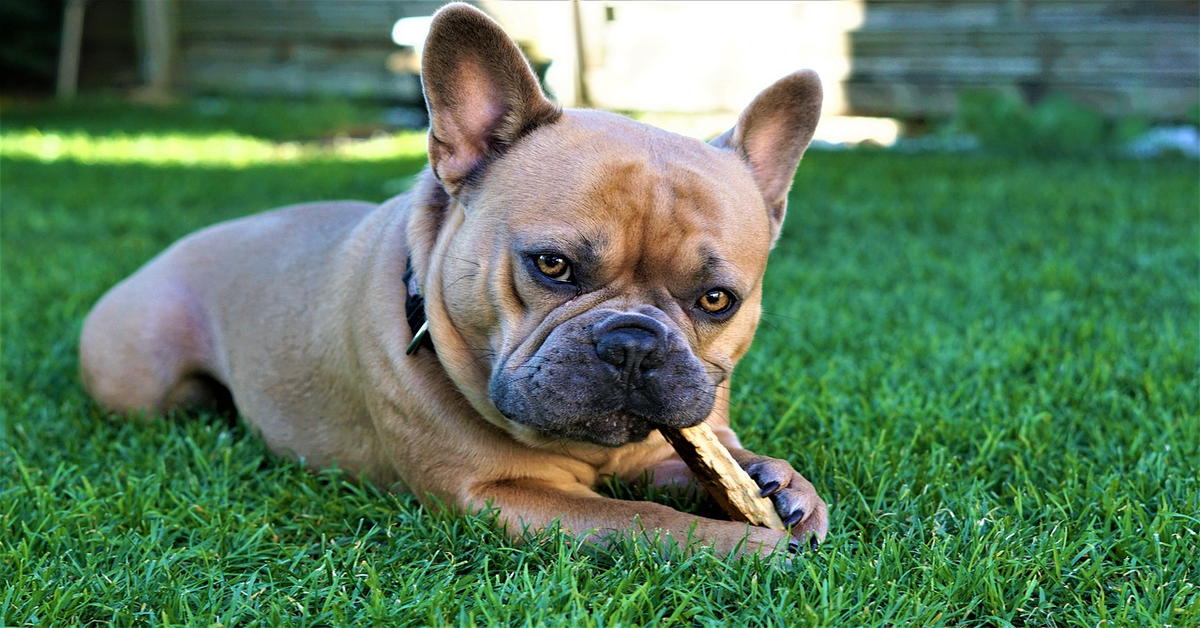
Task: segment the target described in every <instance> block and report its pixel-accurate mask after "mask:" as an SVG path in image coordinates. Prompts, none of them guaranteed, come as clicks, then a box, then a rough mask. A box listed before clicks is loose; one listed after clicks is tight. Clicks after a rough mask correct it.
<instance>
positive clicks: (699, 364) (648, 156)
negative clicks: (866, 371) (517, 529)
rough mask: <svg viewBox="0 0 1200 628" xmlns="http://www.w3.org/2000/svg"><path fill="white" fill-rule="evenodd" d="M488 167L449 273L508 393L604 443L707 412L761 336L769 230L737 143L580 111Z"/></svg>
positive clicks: (515, 407) (497, 395)
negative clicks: (718, 143)
mask: <svg viewBox="0 0 1200 628" xmlns="http://www.w3.org/2000/svg"><path fill="white" fill-rule="evenodd" d="M575 164H586V167H575ZM485 177H486V178H485V179H484V181H483V184H481V185H480V187H479V191H478V192H477V193H474V194H472V195H471V196H470V197H469V198H466V199H464V205H465V206H466V221H465V223H464V225H463V227H464V228H463V229H461V230H460V237H458V238H456V241H455V242H454V245H453V247H452V249H451V250H450V251H449V252H448V255H447V258H446V260H445V261H444V264H445V272H444V273H443V274H444V281H443V283H444V285H445V286H446V287H445V290H446V297H447V298H446V301H447V303H448V304H449V305H450V314H451V316H452V318H453V319H454V320H455V323H456V326H457V327H458V329H459V330H460V333H463V335H464V337H465V338H466V339H467V340H468V342H469V344H470V345H471V346H472V347H474V348H476V349H485V350H484V351H482V352H481V353H483V354H485V355H487V356H489V363H490V366H491V372H490V377H489V381H488V393H489V396H490V399H491V401H492V403H494V404H495V406H496V408H497V409H498V410H499V411H500V412H501V413H502V414H503V415H504V416H505V417H507V418H508V419H509V420H511V421H514V422H516V423H519V424H522V425H525V426H528V427H531V428H534V429H536V430H538V431H539V432H541V433H543V434H545V435H547V436H552V437H559V438H566V439H570V440H580V441H587V442H592V443H597V444H602V445H608V446H617V445H622V444H625V443H629V442H634V441H639V440H642V439H644V438H646V437H647V435H648V434H649V433H650V432H651V430H653V429H656V428H657V427H659V426H672V427H687V426H691V425H695V424H697V423H699V422H701V421H703V420H704V419H705V417H707V416H708V414H709V412H710V411H711V409H712V406H713V401H714V398H715V394H716V390H717V387H718V386H720V385H722V383H723V382H725V380H726V379H727V378H728V377H729V375H730V371H731V369H732V368H733V364H734V363H735V362H736V360H737V359H738V358H740V357H741V355H742V354H743V353H744V352H745V350H746V349H747V347H748V346H749V343H750V340H751V337H752V336H753V333H754V328H755V326H756V324H757V321H758V315H759V283H760V280H761V277H762V273H763V270H764V267H765V265H766V259H767V254H768V251H769V249H770V244H771V234H770V224H769V220H768V212H767V209H766V207H765V204H764V203H763V201H762V198H761V195H760V194H759V192H758V188H757V187H756V185H755V182H754V180H753V178H752V177H751V176H750V174H749V172H748V171H747V170H746V168H745V166H744V165H742V164H741V163H740V162H739V160H738V159H737V157H736V156H735V155H733V154H732V153H730V152H727V151H722V150H719V149H717V148H714V147H712V146H708V145H706V144H704V143H702V142H699V141H696V140H691V139H688V138H683V137H679V136H675V135H672V134H669V133H666V132H663V131H659V130H657V129H653V128H650V127H646V126H644V125H640V124H638V123H635V122H632V121H630V120H627V119H624V118H621V117H619V116H614V115H611V114H604V113H599V112H568V113H566V114H564V116H563V117H562V119H560V120H559V121H558V122H556V123H555V124H553V125H549V126H547V127H546V128H543V129H539V130H537V131H535V132H534V133H532V134H531V135H530V136H528V137H526V138H524V139H523V140H522V142H521V143H520V144H519V145H517V146H516V147H514V148H513V149H512V150H511V151H510V153H509V154H507V155H506V156H505V157H504V158H503V159H501V160H498V161H497V162H496V163H494V164H492V165H491V167H490V168H489V170H488V172H487V174H486V175H485ZM483 251H486V252H488V254H486V255H481V254H480V253H481V252H483ZM479 295H487V300H486V302H483V301H482V300H481V298H480V296H479Z"/></svg>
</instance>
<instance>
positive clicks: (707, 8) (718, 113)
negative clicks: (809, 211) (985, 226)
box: [0, 0, 1200, 152]
mask: <svg viewBox="0 0 1200 628" xmlns="http://www.w3.org/2000/svg"><path fill="white" fill-rule="evenodd" d="M441 4H442V2H438V1H394V0H2V1H0V28H2V29H3V33H2V34H0V42H3V43H0V71H2V80H3V94H4V97H5V99H6V100H8V101H9V102H12V101H13V100H17V101H24V100H28V99H37V98H50V97H55V98H58V99H70V98H73V97H77V96H81V95H83V96H86V95H94V94H109V95H112V94H119V95H121V96H122V97H125V98H130V99H133V100H136V101H141V102H146V103H171V102H177V101H178V100H180V99H188V98H196V97H218V98H235V99H245V98H274V99H279V98H286V99H289V100H294V99H330V98H336V99H348V100H353V101H356V102H364V103H374V104H379V105H383V106H386V107H388V109H389V113H388V114H387V116H386V117H385V118H384V124H385V125H390V126H393V127H413V128H415V127H420V126H421V125H422V124H423V112H422V101H421V93H420V83H419V79H418V72H419V71H420V64H419V58H420V56H419V55H420V49H421V43H422V41H423V37H424V34H425V30H426V28H427V26H428V16H430V15H431V14H432V13H433V12H434V11H436V10H437V8H438V7H439V6H440V5H441ZM475 4H476V5H477V6H479V7H480V8H482V9H483V10H484V11H486V12H488V13H489V14H490V15H492V16H493V17H495V18H496V19H497V20H498V21H499V22H500V23H501V24H502V25H504V27H505V28H506V29H508V31H509V32H510V33H511V34H512V35H513V37H514V38H515V39H517V40H518V41H519V43H520V45H521V46H522V48H523V49H524V50H525V52H526V54H527V56H528V58H529V59H530V61H531V63H532V64H533V66H534V67H535V69H536V70H537V71H538V73H539V75H540V76H541V77H542V78H543V81H544V85H545V87H546V89H547V91H548V92H550V93H551V94H552V95H553V96H554V97H555V98H556V99H557V100H558V101H559V102H560V103H562V104H564V105H567V106H586V107H599V108H605V109H612V110H618V111H623V112H628V113H633V114H636V115H637V116H638V117H641V118H642V119H645V120H647V121H649V122H652V123H655V124H659V125H661V126H666V127H668V128H671V129H673V130H678V131H681V132H684V133H688V134H691V135H695V136H700V137H705V136H712V135H715V134H717V133H719V132H721V131H722V130H724V129H726V128H728V127H729V126H730V125H731V124H732V121H733V119H734V117H735V116H736V113H737V112H738V111H740V109H741V108H742V107H743V106H745V104H746V103H747V102H749V100H750V99H751V98H752V97H753V96H754V94H756V93H757V92H758V91H759V90H760V89H762V88H763V87H765V86H766V85H768V84H769V83H771V82H772V81H774V80H775V79H777V78H779V77H780V76H783V75H784V74H787V73H789V72H791V71H794V70H795V69H797V68H802V67H810V68H813V69H815V70H817V71H818V72H819V73H820V74H821V76H822V78H823V79H824V82H825V85H826V89H827V96H826V104H825V112H824V114H825V117H824V120H823V122H822V125H821V128H820V130H819V136H818V140H821V141H823V142H826V143H829V144H832V145H842V144H858V143H862V142H867V143H876V144H882V145H893V144H894V143H896V142H897V140H898V139H900V140H901V141H902V143H903V141H904V140H905V139H906V138H909V139H919V138H925V139H924V140H921V141H925V142H935V143H941V144H942V145H953V144H954V143H956V142H957V143H963V142H966V143H968V144H971V143H978V142H980V141H983V142H985V143H988V142H991V143H996V142H1001V143H1002V142H1003V141H1004V139H1003V137H987V136H988V134H989V133H991V134H993V135H995V134H996V131H995V129H986V128H973V127H978V126H980V125H985V126H986V125H987V124H988V123H987V122H985V120H996V119H997V117H998V116H999V117H1001V118H1002V117H1003V116H1009V117H1012V118H1013V119H1012V123H1013V124H1020V125H1026V126H1034V127H1036V126H1038V125H1041V126H1059V125H1060V123H1062V122H1063V121H1064V120H1066V122H1067V123H1069V124H1073V125H1074V126H1075V127H1077V128H1075V129H1074V130H1073V131H1072V133H1081V132H1082V133H1085V134H1088V133H1091V134H1097V133H1099V134H1109V135H1111V134H1112V133H1116V134H1117V135H1119V136H1120V137H1119V138H1118V139H1120V140H1121V141H1127V142H1128V141H1133V140H1134V139H1136V138H1138V137H1144V136H1145V135H1146V134H1148V133H1150V131H1152V130H1154V129H1158V130H1157V132H1156V133H1154V134H1152V135H1155V136H1156V137H1157V138H1158V139H1157V141H1158V142H1159V143H1162V142H1166V143H1167V144H1170V145H1172V146H1174V147H1175V148H1176V149H1177V150H1181V151H1184V152H1187V151H1195V149H1196V142H1197V140H1196V138H1195V133H1194V126H1195V124H1196V122H1197V117H1198V113H1197V111H1198V109H1197V102H1198V89H1200V21H1198V16H1200V3H1198V2H1196V1H1195V0H841V1H828V2H750V1H742V2H649V1H647V2H605V1H578V0H576V1H562V2H498V1H479V2H476V3H475ZM948 120H953V121H956V122H957V124H956V125H954V126H953V128H952V129H951V130H949V131H947V130H946V129H947V128H948V127H945V125H943V124H942V122H944V121H948ZM1080 120H1084V121H1083V122H1081V121H1080ZM1180 125H1182V126H1180ZM1189 128H1191V129H1192V130H1191V131H1188V129H1189ZM1114 129H1116V130H1115V131H1114Z"/></svg>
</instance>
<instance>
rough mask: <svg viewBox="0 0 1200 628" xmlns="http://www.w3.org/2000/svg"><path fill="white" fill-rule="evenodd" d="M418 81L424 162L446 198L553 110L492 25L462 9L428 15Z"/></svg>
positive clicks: (466, 7) (461, 6)
mask: <svg viewBox="0 0 1200 628" xmlns="http://www.w3.org/2000/svg"><path fill="white" fill-rule="evenodd" d="M421 83H422V86H423V87H424V89H425V105H426V107H428V109H429V127H430V128H429V164H430V166H431V168H432V170H433V174H434V176H436V177H437V179H438V181H440V182H441V184H442V186H443V187H444V188H446V191H447V192H449V193H450V195H451V196H454V195H456V194H457V193H458V192H459V190H460V189H461V188H462V187H463V185H464V184H467V183H469V182H470V180H471V177H472V176H474V175H476V174H478V173H479V172H482V170H483V169H484V168H485V167H486V166H487V164H488V162H489V161H491V160H492V159H494V158H495V157H497V156H498V155H500V154H501V153H503V152H504V149H505V148H507V147H508V146H509V145H511V144H512V143H514V142H516V141H517V140H518V139H520V138H521V136H523V135H524V134H526V133H528V132H529V131H531V130H533V129H534V128H536V127H538V126H540V125H542V124H547V123H549V122H553V121H554V120H556V119H557V118H558V116H559V115H560V111H559V109H558V107H556V106H555V105H554V103H552V102H550V101H549V100H548V99H547V98H546V97H545V96H544V95H542V89H541V86H539V85H538V81H537V77H536V76H535V75H534V74H533V70H532V69H530V67H529V62H527V61H526V60H525V57H524V56H522V55H521V51H520V50H519V49H518V48H517V45H516V44H515V43H513V41H512V40H511V39H509V37H508V35H507V34H506V33H505V32H504V30H503V29H502V28H500V25H499V24H497V23H496V22H494V21H493V20H492V19H491V18H490V17H488V16H487V15H484V13H483V12H482V11H480V10H478V9H476V8H474V7H472V6H470V5H467V4H450V5H447V6H445V7H443V8H442V9H441V10H439V11H438V12H437V14H435V15H434V16H433V24H432V25H431V26H430V29H429V36H428V37H427V38H426V39H425V53H424V55H423V57H422V59H421Z"/></svg>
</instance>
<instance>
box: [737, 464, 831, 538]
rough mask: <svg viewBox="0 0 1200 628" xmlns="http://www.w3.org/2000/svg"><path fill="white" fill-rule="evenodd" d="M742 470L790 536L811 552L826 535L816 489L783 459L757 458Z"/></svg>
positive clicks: (825, 512) (826, 523)
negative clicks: (771, 507) (777, 515)
mask: <svg viewBox="0 0 1200 628" xmlns="http://www.w3.org/2000/svg"><path fill="white" fill-rule="evenodd" d="M743 467H744V468H745V469H746V473H748V474H750V477H751V478H752V479H753V480H754V481H755V482H757V483H758V486H759V488H761V489H762V495H763V497H770V498H771V501H772V502H773V503H774V504H775V510H776V511H778V512H779V518H780V519H783V524H784V525H786V526H788V527H789V528H791V531H792V537H793V538H795V539H797V540H799V541H807V542H808V543H809V545H810V547H812V548H813V549H816V547H817V544H818V543H820V542H821V541H824V540H825V535H826V534H827V533H828V532H829V509H828V508H827V507H826V506H825V502H824V501H823V500H822V499H821V498H820V497H819V496H818V495H817V490H816V489H815V488H813V485H812V483H811V482H809V481H808V480H806V479H804V476H802V475H800V474H799V473H797V472H796V470H795V469H793V468H792V465H790V464H788V463H787V461H785V460H779V459H778V458H768V457H766V456H757V457H755V458H752V459H751V460H750V461H749V462H747V463H746V464H745V465H743Z"/></svg>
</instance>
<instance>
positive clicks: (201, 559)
mask: <svg viewBox="0 0 1200 628" xmlns="http://www.w3.org/2000/svg"><path fill="white" fill-rule="evenodd" d="M373 115H374V114H373V113H372V112H370V111H365V110H357V109H340V108H338V107H337V106H333V105H322V106H314V107H309V108H304V107H300V108H298V109H297V110H295V111H290V110H288V109H286V108H279V107H272V106H268V107H266V108H264V109H262V110H258V109H256V108H255V107H252V106H245V107H243V106H240V105H238V106H232V107H227V108H225V109H219V110H217V111H216V112H215V113H214V112H213V111H211V107H209V108H208V109H204V108H200V109H197V108H196V107H190V106H182V107H179V108H176V109H173V110H170V111H167V112H153V111H146V110H135V109H131V108H128V107H124V106H117V105H112V104H101V105H94V104H87V103H85V104H83V105H79V106H76V107H71V108H55V107H49V106H26V107H22V108H14V107H9V108H7V109H6V110H5V112H4V118H3V129H2V131H0V148H2V150H3V157H2V161H0V194H2V196H0V212H2V213H0V236H2V238H3V240H2V244H3V246H2V249H0V268H2V271H3V274H2V280H3V284H2V293H0V330H2V332H3V336H2V342H3V345H2V347H0V348H2V364H3V373H2V377H3V379H2V380H0V383H2V386H0V439H2V440H0V582H2V583H3V587H2V588H0V609H2V611H0V623H2V624H3V625H55V626H58V625H75V624H89V623H91V624H95V623H112V624H115V625H130V624H164V625H165V624H175V623H194V624H203V625H214V624H220V625H225V626H229V625H277V624H283V623H287V624H296V625H349V624H353V623H367V622H371V623H382V624H430V625H440V624H459V625H463V624H466V625H476V624H490V625H530V626H537V625H583V626H601V625H602V626H622V625H623V626H629V625H646V624H660V623H661V624H672V623H678V624H685V625H704V626H718V625H750V626H757V625H763V626H804V625H822V624H828V625H895V624H903V625H922V626H925V625H930V626H937V625H947V626H950V625H987V626H1024V625H1070V626H1098V625H1105V626H1108V625H1118V626H1119V625H1138V626H1151V625H1156V626H1168V625H1169V626H1180V627H1186V626H1195V625H1197V624H1198V623H1200V589H1198V588H1197V587H1200V569H1198V568H1197V565H1200V555H1198V554H1200V552H1198V550H1197V547H1198V546H1200V537H1198V532H1200V515H1198V514H1197V513H1200V480H1198V468H1200V381H1198V379H1200V214H1198V204H1200V178H1198V177H1197V169H1196V164H1195V162H1186V161H1158V162H1132V161H1119V160H1095V161H1088V160H1061V161H1047V160H1038V161H1034V160H1020V159H1015V158H1012V157H1007V158H1002V157H986V156H961V155H955V156H943V155H917V156H913V155H895V154H888V153H883V152H844V153H833V152H815V153H812V154H810V155H809V156H808V157H807V158H806V159H805V162H804V165H803V166H802V167H801V169H800V173H799V175H798V178H797V183H796V187H795V193H794V195H793V198H792V204H791V207H790V215H789V218H788V223H787V225H786V227H785V235H784V236H783V239H782V240H781V242H780V244H779V246H778V248H777V249H776V251H775V253H774V254H773V258H772V262H771V268H770V270H769V272H768V276H767V279H766V284H767V298H766V302H765V306H764V307H765V309H766V312H767V315H766V316H765V317H764V325H763V327H762V328H761V329H760V332H759V336H758V339H757V341H756V343H755V346H754V348H753V349H752V350H751V352H750V355H749V356H748V357H747V358H746V359H745V360H744V361H743V362H742V364H741V365H740V366H739V369H738V373H737V377H736V380H735V389H734V392H735V398H734V403H733V405H734V410H733V412H734V423H735V425H736V426H737V427H738V428H739V431H740V433H741V435H742V440H743V441H744V442H745V443H746V444H747V446H749V447H750V448H751V449H754V450H756V451H758V452H760V453H765V454H769V455H773V456H778V457H783V458H787V459H789V460H791V461H792V462H793V463H794V464H795V466H796V467H797V468H799V469H801V470H802V472H803V473H804V474H805V475H806V476H807V477H808V478H810V479H811V480H812V481H813V482H814V483H815V484H816V485H817V487H818V489H819V490H820V491H821V492H822V494H823V496H824V497H825V498H826V499H827V500H828V501H829V502H830V506H831V513H832V528H833V533H832V535H831V537H830V539H829V540H828V542H827V543H826V545H825V546H824V548H823V549H821V550H820V551H819V552H818V553H816V554H812V555H807V556H804V557H803V558H801V559H799V560H796V561H794V562H793V563H792V564H791V565H790V566H781V565H771V564H763V563H761V562H757V561H727V560H724V559H721V558H719V557H716V556H713V555H712V554H710V553H708V552H705V551H699V552H693V553H688V554H685V553H665V554H664V553H663V552H660V551H658V550H655V549H653V548H648V547H646V546H644V545H641V544H638V543H635V542H632V541H623V542H618V543H617V544H615V545H614V546H612V547H609V548H605V549H602V548H596V547H592V546H587V545H581V544H579V543H577V542H575V541H574V540H572V539H570V538H568V537H565V536H563V535H559V534H554V533H545V534H541V535H536V536H534V537H531V538H530V539H528V540H526V542H524V543H514V542H512V541H509V540H507V539H505V538H504V537H503V536H502V535H500V534H499V533H497V532H496V530H495V529H494V527H493V526H492V522H491V520H490V519H489V517H488V516H486V515H482V516H476V517H468V518H458V519H456V518H450V517H445V516H439V515H433V514H431V513H429V512H427V511H425V510H424V509H423V508H421V507H420V506H419V505H418V504H417V503H416V501H415V500H414V499H413V498H411V497H409V496H396V495H389V494H387V493H385V492H382V491H380V490H377V489H375V488H372V487H370V486H362V485H357V484H355V483H354V482H352V481H349V479H348V478H345V477H343V476H341V475H339V474H338V473H337V472H323V473H317V474H312V473H308V472H305V471H304V470H303V469H302V468H300V467H299V466H298V465H297V464H295V463H293V462H290V461H287V460H283V459H278V458H275V457H272V456H270V455H268V454H267V452H266V451H265V449H264V447H263V445H262V443H261V442H260V441H259V440H258V439H257V438H256V437H255V436H254V435H252V434H250V433H248V432H247V431H246V430H245V429H244V428H243V427H241V426H233V427H230V426H227V425H226V424H224V423H221V422H219V421H215V420H213V419H212V418H211V417H205V416H200V417H192V416H178V417H174V418H173V419H172V420H154V421H151V422H149V423H148V424H145V425H133V424H131V423H129V422H127V421H126V420H123V419H120V418H115V417H110V416H106V415H104V414H103V413H101V412H99V411H98V410H97V409H96V408H95V407H94V406H93V405H92V404H91V403H90V401H89V400H88V399H87V397H86V396H85V395H84V393H83V392H82V391H81V389H80V386H79V382H78V378H77V374H76V371H77V358H76V354H75V352H76V342H77V339H78V333H79V327H80V323H81V321H82V319H83V317H84V315H85V314H86V312H87V310H88V308H89V307H90V306H91V304H92V303H94V302H95V300H96V299H97V298H98V297H99V296H100V294H102V293H103V291H104V290H106V289H107V288H108V287H109V286H111V285H112V284H113V283H114V282H116V281H118V280H119V279H121V278H122V277H124V276H126V275H127V274H129V273H130V272H132V271H133V270H134V269H135V268H137V267H138V266H139V265H140V264H142V263H144V262H145V261H146V260H147V259H149V258H150V257H151V256H153V255H154V254H155V253H157V252H158V251H159V250H161V249H162V248H163V247H164V246H166V245H167V244H168V243H170V242H171V241H173V240H174V239H176V238H178V237H180V236H182V235H184V234H186V233H188V232H189V231H192V230H194V229H196V228H199V227H201V226H203V225H206V224H210V223H212V222H215V221H218V220H222V219H226V218H230V217H233V216H238V215H242V214H246V213H250V212H254V211H258V210H263V209H267V208H270V207H273V206H278V205H282V204H285V203H290V202H293V201H301V200H312V199H320V198H360V199H368V200H382V199H384V198H386V197H387V196H388V195H390V194H393V193H395V192H397V191H399V190H401V189H403V188H404V187H405V186H406V185H407V183H408V181H409V177H411V175H412V174H413V173H415V172H416V171H418V170H419V168H421V167H422V165H423V160H424V157H423V155H422V154H421V152H420V144H421V141H420V139H419V138H415V139H414V138H413V137H411V136H404V137H401V138H399V139H394V140H375V141H374V143H369V144H366V145H354V146H350V145H342V144H339V143H337V142H333V143H330V142H326V141H321V139H320V138H322V137H324V136H325V135H324V134H325V132H326V131H327V130H329V129H337V128H339V127H343V128H345V127H346V126H347V125H350V126H354V125H359V124H369V123H370V119H371V116H373ZM289 128H291V129H292V132H289ZM47 138H52V139H47ZM55 138H56V139H55ZM289 146H290V148H289ZM64 147H68V148H64ZM239 151H241V152H239ZM616 490H618V491H619V490H621V489H616Z"/></svg>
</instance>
